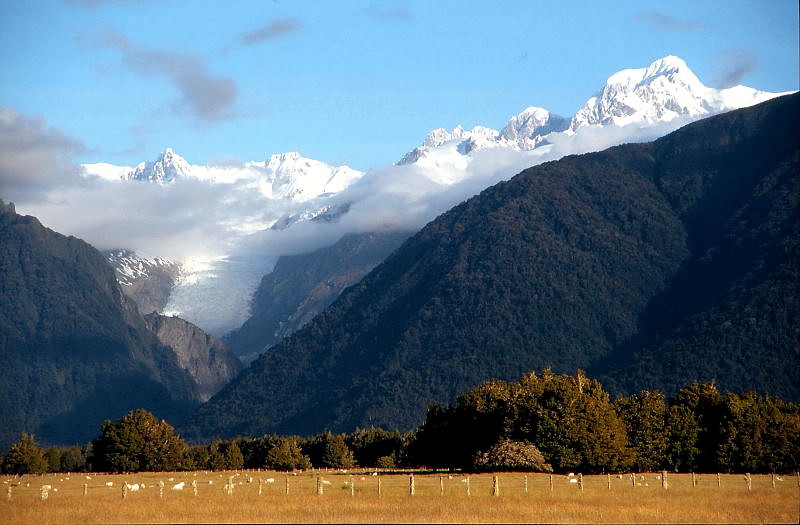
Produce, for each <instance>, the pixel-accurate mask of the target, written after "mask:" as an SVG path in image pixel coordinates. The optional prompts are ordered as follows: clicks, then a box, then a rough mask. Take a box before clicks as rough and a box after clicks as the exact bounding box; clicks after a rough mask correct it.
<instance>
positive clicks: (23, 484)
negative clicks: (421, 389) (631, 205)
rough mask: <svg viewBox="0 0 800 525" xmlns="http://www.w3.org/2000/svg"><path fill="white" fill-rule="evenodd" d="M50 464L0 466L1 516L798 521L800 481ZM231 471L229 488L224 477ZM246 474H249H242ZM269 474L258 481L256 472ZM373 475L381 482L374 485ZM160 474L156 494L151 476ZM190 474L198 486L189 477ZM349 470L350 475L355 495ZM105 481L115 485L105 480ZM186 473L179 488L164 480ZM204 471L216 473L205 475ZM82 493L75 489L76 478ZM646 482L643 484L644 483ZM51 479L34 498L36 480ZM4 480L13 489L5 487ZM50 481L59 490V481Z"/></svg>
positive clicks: (57, 519)
mask: <svg viewBox="0 0 800 525" xmlns="http://www.w3.org/2000/svg"><path fill="white" fill-rule="evenodd" d="M89 476H90V477H91V479H86V474H71V475H64V474H55V475H53V474H50V475H45V476H25V477H23V478H14V479H12V478H8V477H6V478H3V481H4V483H3V485H2V487H3V493H2V494H0V498H2V499H1V500H0V521H2V522H4V523H20V524H24V523H38V524H48V523H106V522H115V523H170V522H186V523H238V522H269V523H275V522H284V523H309V522H312V523H337V522H356V523H358V522H362V523H363V522H367V523H386V522H401V523H414V522H417V523H454V522H455V523H797V522H798V521H800V487H799V486H798V479H797V478H796V477H785V478H784V480H785V481H779V482H777V483H776V488H774V489H773V488H772V482H771V478H770V476H753V477H752V490H747V486H746V485H745V483H744V480H743V477H742V476H741V475H723V476H722V479H721V481H722V486H721V487H718V486H717V477H716V475H701V476H698V485H697V486H696V487H693V486H692V478H691V475H674V474H673V475H670V476H669V482H670V488H669V490H666V491H665V490H663V489H662V488H661V485H660V481H659V480H658V479H656V475H655V474H647V475H645V482H644V483H643V482H642V481H641V479H638V480H637V486H632V484H631V480H630V478H629V477H628V476H625V477H623V478H622V479H619V478H617V477H616V476H614V477H612V487H611V490H609V489H608V485H607V482H608V478H607V477H606V476H586V477H584V490H583V491H581V490H579V489H578V486H577V484H574V483H568V482H567V480H566V478H565V477H564V476H553V481H554V490H553V491H551V490H550V484H549V477H548V476H547V475H546V474H544V475H543V474H536V475H528V492H527V493H526V492H525V491H524V479H525V476H524V474H500V475H499V479H500V496H499V497H494V496H492V490H491V487H492V475H491V474H484V475H480V476H470V483H469V486H470V493H471V495H470V496H469V497H468V496H467V495H466V486H467V484H466V483H464V482H463V481H462V480H463V479H464V477H463V476H460V475H457V476H456V475H454V476H452V477H448V476H447V475H445V476H444V478H443V481H442V483H443V485H444V492H445V493H444V495H442V494H441V493H440V490H441V485H440V475H438V474H426V475H416V476H415V486H416V495H415V496H413V497H411V496H409V494H408V485H409V478H408V475H380V476H370V475H368V474H366V475H365V474H362V473H358V474H355V475H353V476H351V475H350V474H342V473H323V478H324V479H325V480H327V481H329V482H330V485H325V491H326V493H325V494H324V495H322V496H319V495H317V494H316V489H315V487H316V478H315V476H316V474H314V473H310V472H309V473H303V474H299V475H296V476H294V475H293V476H288V480H289V494H288V495H287V494H286V493H285V486H286V485H285V483H286V479H287V476H286V475H285V474H282V473H275V472H246V471H239V472H208V473H203V472H189V473H186V472H174V473H141V474H128V475H116V476H115V475H97V476H95V475H92V474H90V475H89ZM229 476H235V480H236V485H235V488H234V492H233V495H230V496H229V495H226V494H225V493H224V491H223V486H224V485H225V483H226V482H227V480H228V478H229ZM248 478H252V482H250V483H248V482H247V480H248ZM270 478H271V479H273V480H274V482H272V483H267V482H263V483H262V484H261V490H262V494H261V495H259V494H258V490H259V481H258V480H259V479H261V480H267V479H270ZM379 479H380V485H381V494H380V496H379V495H378V480H379ZM159 480H163V481H164V482H165V484H166V486H165V487H164V497H163V499H162V498H160V497H159V489H158V487H157V486H156V483H157V482H158V481H159ZM192 480H197V481H198V496H194V495H193V492H192V488H191V486H190V483H191V481H192ZM350 480H352V481H353V482H354V489H355V490H354V495H353V496H351V493H350V486H349V485H348V484H347V483H348V482H349V481H350ZM109 481H111V482H113V483H114V485H113V486H112V487H108V486H106V483H107V482H109ZM123 481H128V482H129V483H142V482H143V483H145V484H146V485H147V487H146V488H145V489H143V490H140V491H138V492H128V495H127V498H125V499H123V498H122V489H121V484H122V483H123ZM180 481H184V482H186V486H185V488H184V490H183V491H174V490H171V487H172V486H173V485H174V484H176V483H178V482H180ZM208 481H212V483H211V484H209V483H208ZM84 483H86V484H88V494H87V495H86V496H84V495H83V485H84ZM645 483H646V485H645ZM43 484H49V485H52V486H53V487H54V490H52V491H50V492H49V495H48V499H47V500H46V501H42V500H41V496H40V494H41V490H40V489H41V486H42V485H43ZM11 485H14V486H12V490H11V499H8V498H7V493H6V490H7V487H8V486H11ZM55 489H57V490H55Z"/></svg>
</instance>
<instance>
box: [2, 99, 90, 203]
mask: <svg viewBox="0 0 800 525" xmlns="http://www.w3.org/2000/svg"><path fill="white" fill-rule="evenodd" d="M83 150H84V146H83V145H82V144H81V143H80V142H79V141H77V140H75V139H72V138H70V137H67V136H65V135H64V134H62V133H61V132H60V131H58V130H56V129H52V128H49V127H47V125H46V123H45V121H44V120H43V119H41V118H38V117H31V116H25V115H20V114H19V113H17V112H16V111H14V110H13V109H10V108H0V195H2V196H3V198H4V200H6V201H9V200H13V201H17V202H19V203H29V202H37V201H41V200H42V199H48V198H49V197H48V195H49V194H50V193H51V192H53V191H60V190H62V189H64V188H67V187H75V186H81V185H82V184H83V182H84V181H83V179H82V178H81V177H80V169H79V168H78V167H77V166H75V165H74V164H73V163H72V159H73V157H74V156H75V155H77V154H78V153H80V152H81V151H83Z"/></svg>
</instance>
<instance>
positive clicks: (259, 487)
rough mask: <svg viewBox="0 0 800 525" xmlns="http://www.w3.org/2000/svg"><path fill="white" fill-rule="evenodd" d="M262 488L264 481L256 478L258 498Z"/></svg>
mask: <svg viewBox="0 0 800 525" xmlns="http://www.w3.org/2000/svg"><path fill="white" fill-rule="evenodd" d="M263 486H264V480H263V479H261V478H258V495H259V496H260V495H261V490H262V488H263Z"/></svg>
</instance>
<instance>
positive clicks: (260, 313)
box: [223, 231, 411, 361]
mask: <svg viewBox="0 0 800 525" xmlns="http://www.w3.org/2000/svg"><path fill="white" fill-rule="evenodd" d="M410 236H411V232H396V231H388V232H372V233H351V234H347V235H345V236H344V237H342V238H341V239H339V240H338V241H336V242H335V243H334V244H333V245H331V246H328V247H325V248H321V249H319V250H316V251H314V252H311V253H306V254H302V255H287V256H283V257H280V258H279V259H278V261H277V263H276V264H275V268H274V269H273V270H272V272H270V273H268V274H267V275H265V276H264V277H263V278H262V279H261V282H260V283H259V285H258V288H257V289H256V292H255V294H254V296H253V300H252V303H251V305H250V317H249V318H248V320H247V321H246V322H245V323H244V324H243V325H242V326H241V327H239V328H237V329H236V330H234V331H232V332H230V333H229V334H227V335H225V337H224V338H223V340H224V341H225V344H226V345H228V348H229V349H230V350H231V352H233V353H234V354H236V355H237V356H240V357H242V358H243V359H245V360H246V361H250V360H252V359H255V358H256V357H258V355H260V354H261V353H262V352H263V351H264V350H266V349H267V348H269V347H271V346H272V345H274V344H275V342H276V341H278V340H279V339H282V338H284V337H286V336H288V335H291V334H292V333H294V332H295V331H296V330H297V329H298V328H300V327H301V326H303V325H304V324H306V323H307V322H308V321H310V320H311V319H313V318H314V317H315V316H316V315H317V314H318V313H319V312H321V311H322V310H324V309H325V308H326V307H327V306H328V305H330V304H331V303H332V302H333V301H334V300H335V299H336V298H337V297H338V296H339V293H341V291H342V290H343V289H345V288H347V287H348V286H351V285H353V284H355V283H356V282H358V281H359V280H360V279H361V278H362V277H363V276H364V275H366V274H367V273H368V272H369V271H370V270H371V269H372V268H374V267H375V266H377V265H378V264H379V263H380V262H381V261H382V260H383V259H385V258H386V257H387V256H388V255H389V254H390V253H391V252H392V251H393V250H394V249H395V248H397V247H398V246H400V244H401V243H402V242H403V241H404V240H406V239H407V238H408V237H410Z"/></svg>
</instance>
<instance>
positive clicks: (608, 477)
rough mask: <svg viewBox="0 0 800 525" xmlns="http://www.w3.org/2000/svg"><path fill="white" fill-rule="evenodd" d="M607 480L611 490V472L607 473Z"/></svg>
mask: <svg viewBox="0 0 800 525" xmlns="http://www.w3.org/2000/svg"><path fill="white" fill-rule="evenodd" d="M606 478H607V479H606V481H608V490H611V473H610V472H608V473H606Z"/></svg>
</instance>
